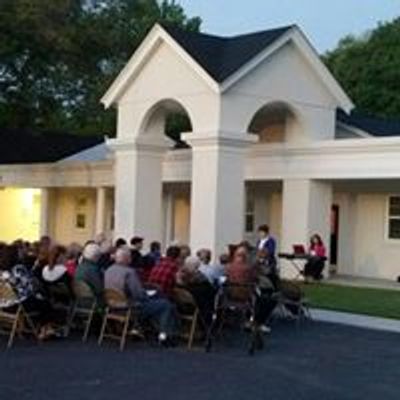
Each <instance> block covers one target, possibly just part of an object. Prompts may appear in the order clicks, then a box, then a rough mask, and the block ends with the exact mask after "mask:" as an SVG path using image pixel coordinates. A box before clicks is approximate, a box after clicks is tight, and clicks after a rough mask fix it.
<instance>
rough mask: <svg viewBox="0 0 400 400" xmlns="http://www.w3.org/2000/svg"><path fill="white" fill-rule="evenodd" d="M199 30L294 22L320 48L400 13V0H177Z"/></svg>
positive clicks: (231, 31)
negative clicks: (195, 20) (196, 21)
mask: <svg viewBox="0 0 400 400" xmlns="http://www.w3.org/2000/svg"><path fill="white" fill-rule="evenodd" d="M177 2H178V3H180V4H181V5H182V6H183V7H184V8H185V10H186V12H187V14H188V15H189V16H195V15H198V16H200V17H201V18H202V20H203V24H202V31H203V32H207V33H213V34H217V35H223V36H231V35H235V34H241V33H246V32H252V31H258V30H264V29H269V28H273V27H278V26H284V25H290V24H293V23H296V24H297V25H299V26H300V28H301V29H302V30H303V31H304V32H305V33H306V35H307V36H308V37H309V39H310V40H311V42H312V43H313V44H314V46H315V47H316V48H317V50H318V51H319V52H321V53H322V52H325V51H326V50H329V49H333V48H334V47H335V46H336V44H337V43H338V41H339V40H340V39H341V38H342V37H344V36H346V35H348V34H355V35H360V34H362V33H364V32H366V31H368V30H370V29H373V28H374V27H375V26H376V25H377V24H378V23H379V22H383V21H388V20H392V19H394V18H395V17H400V0H177Z"/></svg>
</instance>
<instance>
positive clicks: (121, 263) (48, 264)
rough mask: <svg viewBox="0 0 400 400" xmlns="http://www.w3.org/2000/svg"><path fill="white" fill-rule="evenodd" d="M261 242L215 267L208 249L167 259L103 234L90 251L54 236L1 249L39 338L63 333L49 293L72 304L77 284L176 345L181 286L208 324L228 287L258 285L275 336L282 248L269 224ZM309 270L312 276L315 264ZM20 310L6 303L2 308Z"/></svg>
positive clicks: (235, 248) (137, 241) (261, 310)
mask: <svg viewBox="0 0 400 400" xmlns="http://www.w3.org/2000/svg"><path fill="white" fill-rule="evenodd" d="M259 236H260V238H259V241H258V242H257V245H256V246H255V247H252V246H250V244H249V243H247V242H243V243H240V244H238V245H231V246H229V248H228V249H227V251H226V253H223V254H221V255H220V256H219V258H218V259H217V261H216V262H213V254H212V253H211V251H210V250H209V249H200V250H198V251H197V252H196V253H195V254H192V250H191V249H190V247H189V246H187V245H171V246H169V247H168V248H167V249H166V252H165V254H162V252H161V245H160V243H158V242H152V243H150V246H149V249H150V250H149V252H148V253H144V252H143V248H144V246H143V245H144V239H143V238H141V237H138V236H135V237H133V238H132V239H131V240H130V242H129V243H128V241H127V240H125V239H123V238H119V239H117V240H116V241H115V242H114V243H111V242H110V241H109V240H107V239H106V237H105V236H104V235H98V236H97V237H96V238H95V239H94V240H91V241H88V242H87V243H86V244H85V245H84V246H80V245H79V244H77V243H72V244H70V245H69V246H68V247H64V246H61V245H59V244H57V243H54V242H53V240H52V239H51V238H50V237H47V236H44V237H42V238H41V239H40V241H38V242H34V243H28V242H24V241H22V240H18V241H16V242H14V243H12V244H10V245H7V244H4V243H0V276H1V277H2V278H3V279H8V280H9V281H10V282H12V283H13V286H14V288H15V290H16V292H17V293H18V295H19V296H20V301H21V302H23V304H24V306H25V307H26V309H27V310H28V311H30V310H35V311H36V312H37V313H38V315H39V318H38V324H39V326H40V333H39V338H40V339H43V340H44V339H46V338H49V337H52V336H54V335H55V334H56V328H55V327H56V326H57V322H58V321H57V318H58V316H57V313H56V310H55V309H54V307H53V303H52V300H53V299H52V297H51V294H50V293H51V291H52V287H53V286H54V285H58V284H60V283H61V284H63V285H64V287H66V288H67V291H69V295H70V296H71V298H73V296H74V293H73V281H74V280H76V281H83V282H85V283H86V284H87V285H88V286H89V287H90V289H91V291H92V293H93V295H94V296H95V297H96V298H97V300H98V304H104V298H103V294H104V290H105V289H113V290H116V291H119V292H122V293H124V294H125V295H126V297H127V298H128V300H129V302H130V304H132V306H133V307H137V308H138V309H139V310H140V313H141V315H142V316H143V317H144V318H146V319H149V320H151V321H154V322H155V323H156V325H157V326H158V340H159V342H160V344H163V345H169V344H171V343H172V342H173V340H174V338H175V337H176V335H177V334H178V328H179V323H178V321H179V319H178V315H177V310H176V304H175V302H176V298H175V297H174V288H175V287H176V286H179V287H184V288H185V289H187V290H188V291H189V292H190V293H191V294H192V296H193V298H194V300H195V302H196V304H197V307H198V309H199V311H200V313H201V316H202V320H203V321H204V322H205V323H206V324H208V323H210V321H211V317H212V313H213V309H214V298H215V296H216V293H217V291H218V289H219V287H220V286H221V285H222V284H226V283H227V282H228V283H231V284H236V285H246V284H251V285H257V287H258V299H257V304H256V310H257V312H256V318H257V322H258V323H259V325H260V327H261V329H262V330H263V331H264V332H269V331H270V327H269V326H268V321H269V318H270V316H271V313H272V312H273V310H274V308H275V306H276V300H275V299H274V296H273V294H274V293H275V292H276V291H278V290H279V277H278V271H277V260H276V254H275V251H276V241H275V239H274V238H273V237H272V236H271V235H270V233H269V228H268V226H266V225H263V226H261V227H260V228H259ZM317 239H318V238H314V239H313V241H312V243H311V251H313V252H315V256H316V257H320V256H321V255H322V253H323V249H322V248H321V241H320V238H319V240H317ZM314 261H315V260H310V263H311V264H312V263H313V262H314ZM315 262H316V261H315ZM317 267H318V268H320V265H317ZM308 268H309V270H313V265H309V266H308ZM319 273H320V272H319ZM13 306H14V305H7V304H1V302H0V307H13Z"/></svg>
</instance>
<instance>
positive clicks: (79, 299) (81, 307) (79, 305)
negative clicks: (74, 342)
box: [70, 280, 98, 342]
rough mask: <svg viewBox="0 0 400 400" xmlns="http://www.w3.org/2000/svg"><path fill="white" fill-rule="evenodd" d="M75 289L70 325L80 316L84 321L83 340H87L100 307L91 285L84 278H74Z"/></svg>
mask: <svg viewBox="0 0 400 400" xmlns="http://www.w3.org/2000/svg"><path fill="white" fill-rule="evenodd" d="M73 290H74V294H75V302H74V305H73V307H72V311H71V317H70V325H73V324H74V321H75V320H76V319H78V318H79V319H80V320H81V321H84V331H83V336H82V341H83V342H86V341H87V338H88V336H89V332H90V327H91V324H92V322H93V318H94V316H95V314H96V311H97V308H98V302H97V299H96V296H95V295H94V293H93V291H92V289H91V288H90V286H89V285H88V284H87V283H86V282H84V281H82V280H74V282H73Z"/></svg>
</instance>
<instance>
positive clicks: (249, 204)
mask: <svg viewBox="0 0 400 400" xmlns="http://www.w3.org/2000/svg"><path fill="white" fill-rule="evenodd" d="M254 211H255V206H254V198H253V197H252V196H247V198H246V214H245V230H246V233H253V232H254V221H255V217H254Z"/></svg>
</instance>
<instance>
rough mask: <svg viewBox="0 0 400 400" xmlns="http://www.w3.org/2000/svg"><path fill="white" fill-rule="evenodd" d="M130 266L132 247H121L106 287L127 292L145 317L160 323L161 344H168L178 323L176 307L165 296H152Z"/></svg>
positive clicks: (108, 274) (107, 278)
mask: <svg viewBox="0 0 400 400" xmlns="http://www.w3.org/2000/svg"><path fill="white" fill-rule="evenodd" d="M130 266H131V251H130V249H129V248H127V247H121V248H119V249H118V250H117V252H116V254H115V264H113V265H112V266H111V267H110V268H108V269H107V270H106V272H105V288H106V289H114V290H117V291H119V292H122V293H125V295H126V296H127V297H128V299H129V301H130V302H131V304H132V305H133V304H135V305H136V306H138V308H139V310H140V312H141V314H142V316H143V317H144V318H148V319H150V320H154V321H156V322H157V323H158V325H159V335H158V340H159V342H160V344H162V345H168V344H170V339H171V336H172V335H173V334H174V333H175V329H176V325H177V320H176V313H175V308H174V306H173V305H172V304H171V303H170V302H169V301H168V300H167V299H165V298H161V297H159V296H157V295H153V296H150V295H149V294H148V293H147V292H146V291H145V290H144V289H143V287H142V284H141V283H140V280H139V278H138V276H137V273H136V271H135V270H134V269H133V268H130Z"/></svg>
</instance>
